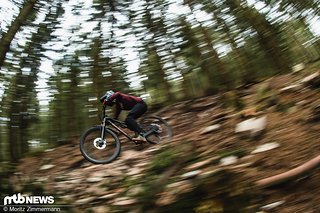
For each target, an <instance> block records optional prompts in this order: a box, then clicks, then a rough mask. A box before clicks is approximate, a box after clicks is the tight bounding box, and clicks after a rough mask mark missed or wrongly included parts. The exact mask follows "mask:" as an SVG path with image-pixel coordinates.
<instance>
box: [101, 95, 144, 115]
mask: <svg viewBox="0 0 320 213" xmlns="http://www.w3.org/2000/svg"><path fill="white" fill-rule="evenodd" d="M142 101H143V100H142V98H139V97H136V96H133V95H127V94H124V93H121V92H116V93H114V94H113V95H111V96H110V97H109V99H108V100H107V101H106V104H107V105H108V106H112V105H113V103H114V102H115V103H116V112H115V118H117V117H118V116H119V114H120V112H121V110H131V109H132V108H133V107H134V106H135V105H136V104H137V103H140V102H142Z"/></svg>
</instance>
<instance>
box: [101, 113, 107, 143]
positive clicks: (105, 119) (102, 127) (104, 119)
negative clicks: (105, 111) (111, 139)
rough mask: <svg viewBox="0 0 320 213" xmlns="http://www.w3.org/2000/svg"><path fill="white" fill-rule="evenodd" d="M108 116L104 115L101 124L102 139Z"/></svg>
mask: <svg viewBox="0 0 320 213" xmlns="http://www.w3.org/2000/svg"><path fill="white" fill-rule="evenodd" d="M106 122H107V118H106V117H104V118H103V121H102V125H101V139H104V134H105V129H106Z"/></svg>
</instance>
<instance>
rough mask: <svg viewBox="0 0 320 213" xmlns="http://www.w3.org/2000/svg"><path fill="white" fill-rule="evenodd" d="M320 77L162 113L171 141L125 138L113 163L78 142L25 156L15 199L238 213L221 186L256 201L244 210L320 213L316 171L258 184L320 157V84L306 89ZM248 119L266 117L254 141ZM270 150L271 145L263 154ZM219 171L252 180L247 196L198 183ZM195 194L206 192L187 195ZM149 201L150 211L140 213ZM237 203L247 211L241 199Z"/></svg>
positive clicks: (260, 86) (271, 82)
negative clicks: (98, 161) (37, 196)
mask: <svg viewBox="0 0 320 213" xmlns="http://www.w3.org/2000/svg"><path fill="white" fill-rule="evenodd" d="M316 71H317V70H316V69H311V70H310V69H308V70H304V71H301V72H298V73H291V74H287V75H280V76H276V77H273V78H270V79H266V80H264V81H262V82H259V83H257V84H254V85H252V86H251V87H248V88H239V89H238V90H237V91H234V92H228V93H225V94H222V95H215V96H208V97H204V98H199V99H194V100H188V101H184V102H179V103H176V104H173V105H170V106H168V107H166V108H163V109H161V110H160V111H158V112H157V113H156V114H157V115H160V116H162V117H164V118H165V119H166V120H167V121H168V122H169V123H170V124H171V125H172V126H173V130H174V138H173V139H172V140H171V141H167V142H165V143H163V144H158V145H149V144H143V145H135V144H133V143H132V142H127V141H126V140H125V139H123V138H122V139H121V142H122V152H121V155H120V156H119V157H118V159H117V160H115V161H114V162H112V163H110V164H105V165H94V164H91V163H89V162H87V161H86V160H84V159H83V157H82V156H81V153H80V151H79V146H78V142H79V141H78V140H79V139H78V138H76V139H74V140H73V143H72V144H68V145H63V146H60V147H57V148H54V149H50V150H46V151H45V152H43V153H40V154H38V155H37V156H32V157H27V158H24V159H22V161H21V163H20V164H19V166H18V169H17V172H15V174H14V175H13V176H12V178H11V181H12V183H13V184H14V186H15V190H16V191H17V192H25V191H28V190H29V191H33V192H34V193H36V192H37V190H38V191H39V190H40V189H41V190H44V191H45V192H46V193H47V194H50V193H51V194H54V195H55V197H57V199H59V201H57V202H58V203H62V204H71V205H74V206H75V207H73V208H71V209H69V210H70V211H74V212H79V211H80V212H82V211H87V212H228V211H229V212H237V211H232V210H230V208H229V207H228V206H226V205H225V204H221V203H220V202H219V201H221V199H222V198H221V197H219V196H220V195H221V194H222V193H220V192H216V194H214V195H213V194H211V193H210V192H208V191H210V190H212V191H215V190H218V188H219V190H225V191H227V194H228V195H230V196H231V194H237V195H239V194H242V193H243V194H245V193H247V194H251V193H252V194H254V196H253V197H254V198H252V197H250V201H243V202H244V203H245V202H249V204H246V211H244V212H288V213H292V212H299V213H300V212H301V213H305V212H320V194H319V192H320V181H319V179H320V173H319V170H313V171H311V172H309V173H308V174H305V175H304V176H301V177H300V178H298V179H295V180H293V181H289V182H286V183H284V184H282V185H277V186H274V187H272V188H263V189H255V186H254V183H255V181H257V180H260V179H263V178H266V177H270V176H273V175H276V174H280V173H283V172H285V171H288V170H290V169H293V168H295V167H297V166H299V165H301V164H303V163H305V162H307V161H308V160H310V159H312V158H314V157H317V156H318V155H319V154H320V139H319V138H320V122H319V120H320V119H319V117H320V112H319V106H320V102H319V100H320V92H319V88H320V87H318V88H316V87H317V86H320V85H318V84H317V82H316V83H314V82H311V81H317V80H318V83H319V81H320V79H319V76H318V79H316V78H315V79H313V80H311V81H310V79H309V80H306V81H305V82H304V83H302V82H301V80H302V79H304V78H305V77H307V76H309V75H311V74H314V73H316ZM318 72H319V71H318ZM310 82H311V83H310ZM311 84H316V85H313V86H315V88H313V87H310V85H311ZM287 86H290V87H287ZM286 87H287V88H286ZM237 106H242V109H239V108H237ZM250 118H263V119H265V120H263V121H262V124H261V123H260V124H259V125H261V128H260V129H258V130H256V131H255V132H254V130H253V132H254V134H251V133H249V134H248V132H243V133H237V132H236V131H235V129H236V127H237V125H239V123H240V122H242V121H245V120H248V119H250ZM251 127H252V128H257V126H255V124H253V126H251ZM265 144H267V145H270V147H269V148H266V150H259V151H258V150H257V148H258V147H259V146H261V145H265ZM260 148H261V147H260ZM219 171H227V172H228V174H229V173H230V174H231V179H234V180H236V181H239V182H243V181H244V182H246V184H244V188H243V189H241V190H240V191H241V192H235V191H237V190H236V189H235V188H234V187H235V186H234V183H233V180H232V181H231V180H230V179H229V178H225V177H226V176H225V175H223V174H224V173H223V174H222V176H223V177H224V178H225V179H223V178H222V181H219V180H220V179H219V178H218V179H217V181H214V184H213V185H212V184H211V185H210V187H212V188H210V187H203V186H202V185H199V183H200V182H201V181H202V180H203V179H204V178H207V177H210V180H211V181H212V180H213V179H214V178H215V177H214V175H215V174H216V175H219V174H220V173H219ZM228 177H229V176H228ZM229 185H230V188H232V192H230V189H229V188H228V187H229ZM236 185H237V184H236ZM248 185H249V186H248ZM157 186H158V188H157ZM206 186H207V185H206ZM208 186H209V185H208ZM32 187H33V188H34V189H32ZM197 187H198V188H201V187H202V191H201V192H203V193H202V194H201V193H200V194H199V192H197V193H195V194H193V196H194V195H196V196H198V197H197V198H193V197H188V193H189V194H190V193H191V192H195V191H196V190H197ZM221 187H223V188H221ZM248 187H249V188H252V191H250V189H248ZM39 188H40V189H39ZM203 188H205V190H204V189H203ZM206 190H207V191H206ZM35 191H36V192H35ZM219 193H220V194H219ZM230 196H229V197H230ZM231 197H232V196H231ZM190 198H191V199H192V200H193V199H194V200H193V201H192V202H195V203H194V204H190ZM245 199H246V198H245ZM248 199H249V198H248ZM146 200H147V201H148V202H149V203H148V205H150V206H151V207H150V208H148V207H146V208H142V207H139V206H141V205H145V203H146V202H147V201H146ZM192 202H191V203H192ZM221 202H222V203H223V202H224V201H221ZM150 203H151V204H152V205H151V204H150ZM268 204H272V205H268ZM230 205H236V206H237V205H240V206H241V202H240V204H238V203H237V202H234V203H232V204H230ZM80 207H81V210H80V209H79V208H80ZM77 208H78V209H77ZM239 208H242V207H239ZM228 209H229V210H228ZM235 209H236V208H235ZM69 210H68V211H69ZM173 210H174V211H173ZM177 210H178V211H177ZM179 210H180V211H179ZM239 211H240V210H239Z"/></svg>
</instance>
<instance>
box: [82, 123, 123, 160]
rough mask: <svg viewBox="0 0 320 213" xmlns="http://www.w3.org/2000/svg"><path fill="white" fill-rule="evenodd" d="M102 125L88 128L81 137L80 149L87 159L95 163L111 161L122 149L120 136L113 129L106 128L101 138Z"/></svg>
mask: <svg viewBox="0 0 320 213" xmlns="http://www.w3.org/2000/svg"><path fill="white" fill-rule="evenodd" d="M102 129H103V127H102V126H95V127H92V128H90V129H88V130H87V131H86V132H85V133H84V134H83V135H82V136H81V138H80V151H81V153H82V155H83V156H84V158H85V159H87V160H88V161H90V162H91V163H95V164H104V163H110V162H111V161H113V160H115V159H116V158H117V157H118V156H119V154H120V151H121V143H120V141H119V138H118V136H117V135H116V134H115V133H114V132H113V131H111V130H109V129H105V130H104V131H105V132H104V138H101V131H102Z"/></svg>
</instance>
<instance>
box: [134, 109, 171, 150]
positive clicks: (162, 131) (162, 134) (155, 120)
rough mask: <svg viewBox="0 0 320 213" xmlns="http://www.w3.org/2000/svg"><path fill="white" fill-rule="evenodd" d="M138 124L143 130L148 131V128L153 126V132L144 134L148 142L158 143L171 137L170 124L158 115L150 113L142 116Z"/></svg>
mask: <svg viewBox="0 0 320 213" xmlns="http://www.w3.org/2000/svg"><path fill="white" fill-rule="evenodd" d="M140 126H141V128H142V129H143V131H144V132H148V131H150V129H152V128H155V131H154V132H153V133H151V134H150V135H148V136H146V139H147V141H148V142H149V143H152V144H158V143H160V142H162V141H165V140H170V139H172V136H173V131H172V128H171V126H170V125H169V124H168V123H167V122H166V121H165V120H164V119H162V118H160V117H158V116H155V115H152V116H146V117H144V118H142V119H141V121H140Z"/></svg>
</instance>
